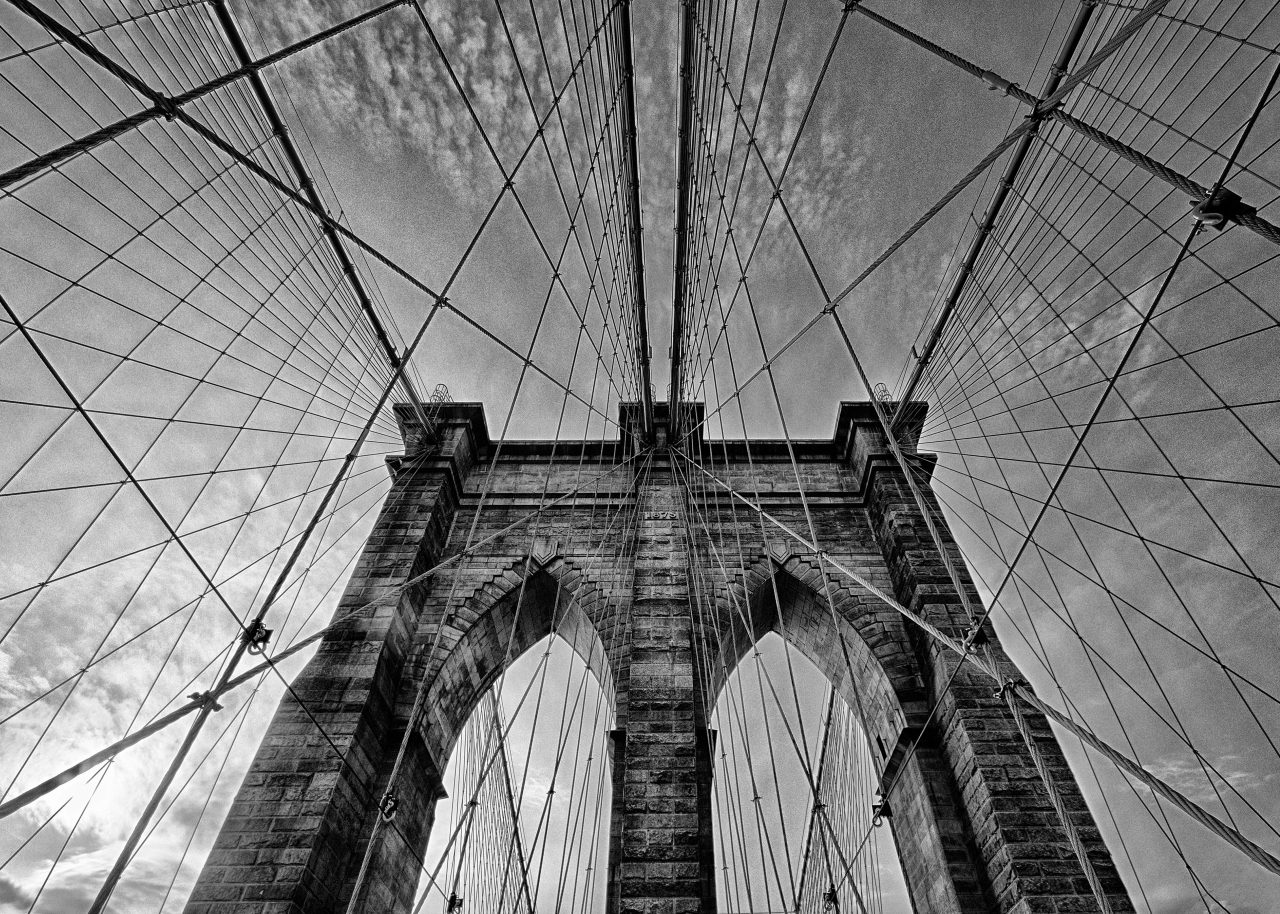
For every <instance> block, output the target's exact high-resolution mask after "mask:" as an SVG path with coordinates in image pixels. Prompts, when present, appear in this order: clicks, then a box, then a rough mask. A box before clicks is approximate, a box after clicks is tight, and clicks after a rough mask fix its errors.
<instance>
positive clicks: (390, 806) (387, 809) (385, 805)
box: [378, 790, 400, 822]
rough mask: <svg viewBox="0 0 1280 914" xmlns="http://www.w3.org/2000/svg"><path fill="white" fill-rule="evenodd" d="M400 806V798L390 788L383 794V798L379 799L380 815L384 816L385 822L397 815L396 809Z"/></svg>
mask: <svg viewBox="0 0 1280 914" xmlns="http://www.w3.org/2000/svg"><path fill="white" fill-rule="evenodd" d="M399 808H400V798H399V797H398V796H396V795H395V794H394V793H393V792H392V791H390V790H388V791H387V792H386V793H384V794H383V795H382V799H381V800H379V801H378V815H380V816H382V821H383V822H390V821H391V820H392V819H394V818H395V817H396V810H398V809H399Z"/></svg>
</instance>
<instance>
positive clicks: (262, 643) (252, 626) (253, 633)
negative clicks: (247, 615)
mask: <svg viewBox="0 0 1280 914" xmlns="http://www.w3.org/2000/svg"><path fill="white" fill-rule="evenodd" d="M272 631H273V630H272V629H269V628H267V627H266V626H265V625H263V624H262V620H261V619H254V620H253V621H252V622H250V623H249V625H248V627H246V628H245V630H244V633H243V634H241V635H240V640H241V641H243V642H244V645H245V649H246V650H248V651H249V653H250V654H261V653H262V652H263V651H265V650H266V647H267V644H268V643H269V642H270V641H271V633H272Z"/></svg>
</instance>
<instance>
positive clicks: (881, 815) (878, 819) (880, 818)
mask: <svg viewBox="0 0 1280 914" xmlns="http://www.w3.org/2000/svg"><path fill="white" fill-rule="evenodd" d="M892 818H893V811H892V810H891V809H890V808H889V801H888V800H887V799H885V798H883V797H882V798H881V799H879V800H877V801H876V802H875V803H872V804H871V825H872V826H873V827H874V828H879V827H880V825H881V824H882V823H883V822H884V820H885V819H892Z"/></svg>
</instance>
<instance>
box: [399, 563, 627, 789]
mask: <svg viewBox="0 0 1280 914" xmlns="http://www.w3.org/2000/svg"><path fill="white" fill-rule="evenodd" d="M443 596H444V599H442V600H440V601H438V605H430V604H429V610H428V612H427V613H426V614H425V615H424V619H423V622H422V624H421V625H420V626H419V632H418V637H417V639H416V646H415V652H414V657H413V660H412V661H411V664H412V665H411V668H410V675H409V676H408V677H407V680H408V682H407V683H406V688H405V689H403V690H402V693H401V695H400V698H399V702H398V708H397V717H399V718H401V719H402V720H405V721H407V715H408V713H409V711H410V710H411V708H412V705H413V701H414V698H415V693H416V691H417V690H418V689H424V690H425V694H424V696H423V698H424V700H423V702H422V706H423V708H424V715H423V717H422V720H421V729H422V735H423V739H424V742H425V743H426V745H427V747H428V749H429V751H430V752H431V754H432V757H433V758H434V759H435V760H436V763H437V765H438V767H439V768H440V770H444V766H445V765H446V764H447V761H448V758H449V753H450V750H451V749H452V747H453V742H454V740H455V739H456V738H457V736H458V733H459V732H460V731H461V729H462V727H463V726H464V725H465V724H466V721H467V719H468V718H469V717H470V716H471V712H472V710H474V708H475V706H476V704H477V703H478V702H479V701H480V699H481V698H482V697H483V696H484V694H485V692H486V691H487V690H488V689H489V687H490V686H491V685H493V683H494V682H496V681H497V679H498V677H499V676H500V675H501V674H502V672H503V671H504V670H505V669H506V668H507V666H509V665H510V664H511V663H512V662H513V661H515V660H516V659H517V658H518V657H520V656H521V655H523V654H524V652H525V651H527V650H529V649H530V648H531V647H532V646H533V645H535V644H537V643H538V642H540V641H542V640H543V639H544V638H546V637H547V636H548V635H553V634H554V635H556V636H558V637H560V638H562V639H564V640H565V641H566V642H568V644H569V646H570V647H572V648H573V649H574V651H575V652H576V653H577V654H578V656H579V657H581V658H582V661H583V662H584V663H585V664H586V666H587V669H589V670H590V671H591V672H592V674H593V675H594V676H595V677H596V679H597V681H598V682H599V684H600V687H601V688H603V689H604V690H605V692H606V694H607V695H609V696H612V695H613V694H614V693H615V692H616V688H617V683H616V681H615V674H614V663H613V661H612V659H611V651H610V647H611V643H612V641H613V640H614V638H613V633H612V632H611V631H610V630H609V625H608V617H609V615H610V613H609V609H610V604H609V599H608V597H607V596H606V595H605V593H604V592H603V591H602V590H601V589H600V588H599V587H597V586H595V584H593V583H592V582H591V581H590V580H589V579H588V578H587V577H586V576H585V575H584V574H583V573H582V571H580V570H579V569H578V567H577V566H576V565H575V564H574V563H573V562H571V561H569V560H567V559H565V558H564V557H563V556H560V555H555V556H551V557H545V556H544V557H542V558H538V557H535V556H533V555H527V556H524V557H522V558H520V559H517V560H515V561H513V562H510V563H509V564H508V565H507V566H505V567H504V568H502V569H501V570H499V571H497V572H496V573H494V574H493V575H491V576H490V577H489V578H488V579H487V580H485V581H484V583H482V584H481V585H480V586H478V587H476V588H475V589H474V590H473V591H472V592H471V593H470V594H467V595H466V596H465V597H464V598H462V599H456V598H455V599H454V600H448V599H447V597H448V594H447V593H446V594H444V595H443Z"/></svg>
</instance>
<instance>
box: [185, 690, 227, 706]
mask: <svg viewBox="0 0 1280 914" xmlns="http://www.w3.org/2000/svg"><path fill="white" fill-rule="evenodd" d="M187 697H188V698H190V699H191V700H192V701H198V702H200V707H201V708H202V709H206V710H209V711H221V710H222V705H220V704H219V703H218V698H217V696H215V695H214V694H213V692H212V690H211V691H208V692H192V693H191V694H190V695H188V696H187Z"/></svg>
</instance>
